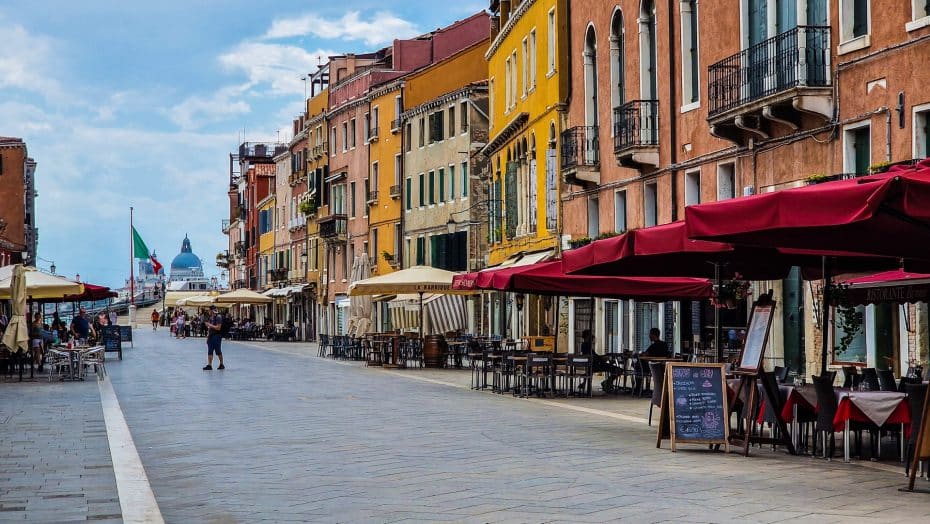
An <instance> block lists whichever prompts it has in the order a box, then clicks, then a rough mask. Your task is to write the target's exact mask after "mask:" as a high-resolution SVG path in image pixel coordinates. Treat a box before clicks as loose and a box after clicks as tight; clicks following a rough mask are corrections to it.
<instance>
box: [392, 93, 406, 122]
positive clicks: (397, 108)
mask: <svg viewBox="0 0 930 524" xmlns="http://www.w3.org/2000/svg"><path fill="white" fill-rule="evenodd" d="M403 112H404V102H403V99H402V98H401V97H400V95H397V96H395V97H394V122H400V114H401V113H403ZM391 127H394V126H391Z"/></svg>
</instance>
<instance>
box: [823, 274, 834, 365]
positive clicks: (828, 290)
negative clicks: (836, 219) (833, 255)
mask: <svg viewBox="0 0 930 524" xmlns="http://www.w3.org/2000/svg"><path fill="white" fill-rule="evenodd" d="M832 269H833V268H832V267H831V264H830V259H829V258H828V257H823V304H822V305H821V306H820V312H821V314H820V320H821V330H820V341H821V346H822V348H821V349H822V351H821V353H820V376H825V375H824V374H825V373H826V372H827V352H828V351H829V349H830V337H829V333H830V301H831V300H832V294H833V289H832V288H833V286H832V284H830V273H831V271H832Z"/></svg>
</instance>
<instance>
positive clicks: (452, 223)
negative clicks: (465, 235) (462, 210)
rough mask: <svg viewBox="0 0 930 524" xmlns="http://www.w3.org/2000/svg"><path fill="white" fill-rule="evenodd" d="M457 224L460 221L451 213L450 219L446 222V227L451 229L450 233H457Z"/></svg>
mask: <svg viewBox="0 0 930 524" xmlns="http://www.w3.org/2000/svg"><path fill="white" fill-rule="evenodd" d="M456 225H458V222H456V221H455V219H454V218H452V215H451V214H450V215H449V221H448V222H446V229H448V230H449V234H450V235H451V234H454V233H455V226H456Z"/></svg>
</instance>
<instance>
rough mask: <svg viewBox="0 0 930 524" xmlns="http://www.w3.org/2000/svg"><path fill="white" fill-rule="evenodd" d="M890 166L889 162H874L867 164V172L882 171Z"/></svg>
mask: <svg viewBox="0 0 930 524" xmlns="http://www.w3.org/2000/svg"><path fill="white" fill-rule="evenodd" d="M889 167H891V162H875V163H874V164H872V165H870V166H869V174H875V173H884V172H885V171H888V168H889Z"/></svg>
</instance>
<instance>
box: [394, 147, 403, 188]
mask: <svg viewBox="0 0 930 524" xmlns="http://www.w3.org/2000/svg"><path fill="white" fill-rule="evenodd" d="M402 161H403V160H402V157H401V154H400V153H397V154H395V155H394V185H396V186H399V185H400V184H401V180H403V178H404V176H403V175H404V174H403V173H401V171H402V170H401V166H402V163H401V162H402Z"/></svg>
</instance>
